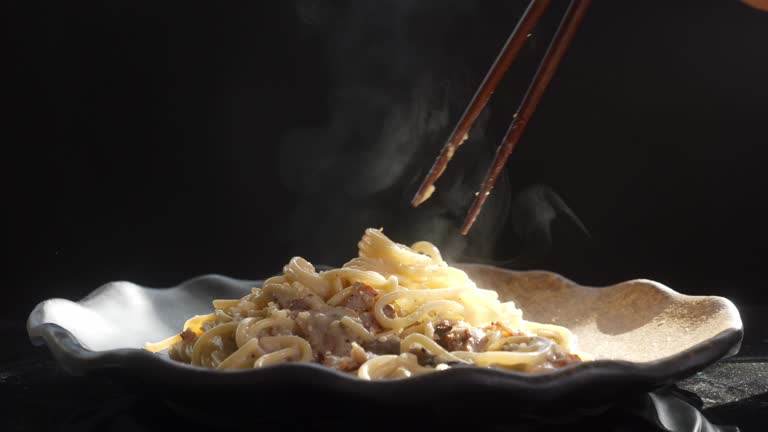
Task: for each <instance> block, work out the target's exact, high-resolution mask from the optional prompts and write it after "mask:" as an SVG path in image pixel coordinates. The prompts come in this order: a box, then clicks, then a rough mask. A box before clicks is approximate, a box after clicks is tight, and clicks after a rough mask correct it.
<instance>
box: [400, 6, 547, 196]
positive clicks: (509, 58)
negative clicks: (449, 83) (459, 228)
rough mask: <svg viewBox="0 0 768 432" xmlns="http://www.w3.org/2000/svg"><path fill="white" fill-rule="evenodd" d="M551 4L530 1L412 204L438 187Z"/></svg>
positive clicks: (429, 194)
mask: <svg viewBox="0 0 768 432" xmlns="http://www.w3.org/2000/svg"><path fill="white" fill-rule="evenodd" d="M549 4H550V0H532V1H531V3H530V4H529V5H528V8H527V9H526V10H525V12H524V13H523V16H522V18H521V19H520V20H519V21H518V23H517V26H515V29H514V30H513V31H512V34H511V35H510V36H509V38H508V39H507V41H506V42H505V43H504V47H502V49H501V52H500V53H499V55H498V56H497V57H496V60H495V61H494V62H493V65H492V66H491V69H490V70H489V71H488V73H487V74H486V75H485V78H484V79H483V82H482V83H481V84H480V87H479V88H478V89H477V91H476V92H475V95H474V97H472V101H471V102H470V103H469V105H468V106H467V109H466V110H465V111H464V114H463V115H462V116H461V119H460V120H459V122H458V123H457V124H456V128H455V129H454V130H453V133H451V136H450V138H448V141H447V142H446V143H445V145H444V146H443V149H442V150H441V151H440V154H439V155H438V157H437V159H436V160H435V163H434V164H433V165H432V168H431V169H430V170H429V173H428V174H427V176H426V177H425V178H424V181H423V182H422V183H421V186H420V187H419V190H418V191H416V194H415V195H414V197H413V199H412V200H411V205H413V206H414V207H418V206H419V205H420V204H421V203H423V202H424V201H426V200H427V199H429V197H430V196H431V195H432V192H433V191H434V190H435V189H434V184H435V182H436V181H437V179H438V178H440V176H441V175H442V174H443V171H445V167H446V166H447V165H448V162H449V161H450V160H451V158H452V157H453V155H454V153H455V152H456V149H458V148H459V146H461V145H462V144H463V143H464V141H465V140H466V139H467V137H468V135H467V134H468V132H469V129H470V128H471V127H472V125H473V124H474V123H475V121H476V120H477V117H478V116H479V115H480V113H481V112H482V111H483V109H484V108H485V106H486V104H488V100H490V98H491V95H492V94H493V92H494V91H495V90H496V87H498V86H499V82H500V81H501V79H502V78H503V77H504V74H505V73H506V72H507V69H509V66H510V65H511V64H512V62H513V61H514V60H515V57H517V54H518V53H519V52H520V50H521V49H522V47H523V45H524V44H525V41H526V39H527V38H528V35H529V34H530V33H531V32H532V31H533V28H534V27H536V24H537V23H538V22H539V20H541V16H542V15H543V14H544V12H545V11H546V10H547V7H549Z"/></svg>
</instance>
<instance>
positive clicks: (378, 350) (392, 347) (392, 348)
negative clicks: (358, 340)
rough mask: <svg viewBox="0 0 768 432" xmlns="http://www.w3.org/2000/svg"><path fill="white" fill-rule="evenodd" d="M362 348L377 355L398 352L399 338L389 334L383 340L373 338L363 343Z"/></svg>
mask: <svg viewBox="0 0 768 432" xmlns="http://www.w3.org/2000/svg"><path fill="white" fill-rule="evenodd" d="M363 349H365V350H366V351H369V352H372V353H374V354H378V355H386V354H400V338H399V337H397V336H395V335H390V336H388V337H386V338H385V339H384V340H380V339H375V340H373V341H371V342H366V343H365V344H363Z"/></svg>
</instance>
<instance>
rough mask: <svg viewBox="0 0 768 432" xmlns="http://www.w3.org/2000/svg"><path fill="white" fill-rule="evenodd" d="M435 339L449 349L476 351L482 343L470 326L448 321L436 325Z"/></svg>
mask: <svg viewBox="0 0 768 432" xmlns="http://www.w3.org/2000/svg"><path fill="white" fill-rule="evenodd" d="M435 341H436V342H437V343H438V345H440V346H441V347H443V348H445V349H446V350H448V351H474V350H475V349H476V347H478V346H479V345H480V344H481V343H480V340H479V339H477V338H476V337H475V336H474V335H473V334H472V332H471V331H470V330H469V329H468V328H465V327H454V326H451V325H450V324H449V323H447V322H442V323H439V324H437V325H436V326H435Z"/></svg>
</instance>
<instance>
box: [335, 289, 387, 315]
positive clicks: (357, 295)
mask: <svg viewBox="0 0 768 432" xmlns="http://www.w3.org/2000/svg"><path fill="white" fill-rule="evenodd" d="M377 295H379V293H378V292H377V291H376V290H375V289H373V288H371V287H370V286H368V285H366V284H364V283H362V282H355V284H354V285H352V294H350V295H349V297H347V298H346V299H344V301H343V302H342V303H341V306H343V307H346V308H349V309H352V310H353V311H355V312H358V313H360V312H365V311H369V310H371V308H372V307H373V303H374V300H375V299H376V296H377Z"/></svg>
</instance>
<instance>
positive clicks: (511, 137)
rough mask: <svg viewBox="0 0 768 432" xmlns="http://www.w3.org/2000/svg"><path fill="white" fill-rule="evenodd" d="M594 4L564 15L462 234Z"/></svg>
mask: <svg viewBox="0 0 768 432" xmlns="http://www.w3.org/2000/svg"><path fill="white" fill-rule="evenodd" d="M590 3H591V0H571V4H570V5H569V6H568V10H567V11H566V12H565V16H564V17H563V19H562V21H561V22H560V25H559V27H558V29H557V33H555V36H554V38H553V39H552V42H551V43H550V45H549V48H547V52H546V54H544V58H543V59H542V61H541V64H540V65H539V68H538V70H537V71H536V74H535V75H534V78H533V81H532V82H531V85H530V87H528V90H527V91H526V93H525V96H523V101H522V103H521V104H520V108H518V110H517V113H515V116H514V117H513V120H512V123H511V124H510V126H509V129H508V130H507V133H506V135H505V136H504V139H503V140H502V144H501V145H500V146H499V148H498V149H497V150H496V157H495V158H494V160H493V164H492V165H491V168H490V169H489V170H488V172H487V173H486V175H485V179H484V180H483V183H482V186H481V187H480V191H478V192H477V193H476V194H475V199H474V201H473V202H472V207H470V209H469V212H468V213H467V217H466V219H465V220H464V225H463V226H462V228H461V233H462V234H464V235H467V234H468V233H469V230H470V229H471V228H472V225H473V224H474V222H475V220H476V219H477V216H478V215H479V214H480V210H481V209H482V207H483V204H484V203H485V200H486V199H487V198H488V195H490V193H491V189H493V186H494V184H495V183H496V179H497V178H498V176H499V174H500V173H501V171H502V170H503V169H504V165H505V164H506V163H507V159H508V158H509V155H510V154H511V153H512V150H513V149H514V148H515V145H516V144H517V141H518V140H519V139H520V135H522V133H523V131H524V130H525V127H526V126H527V125H528V121H529V120H530V118H531V116H532V115H533V113H534V111H536V107H537V106H538V104H539V101H541V97H542V96H543V95H544V91H545V90H546V89H547V85H548V84H549V82H550V81H551V80H552V76H553V75H554V73H555V70H557V66H558V64H559V63H560V60H561V59H562V58H563V55H564V54H565V52H566V51H567V49H568V46H569V45H570V43H571V40H572V39H573V35H574V34H575V33H576V30H577V29H578V28H579V25H580V24H581V21H582V20H583V18H584V15H585V14H586V11H587V8H588V7H589V4H590Z"/></svg>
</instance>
